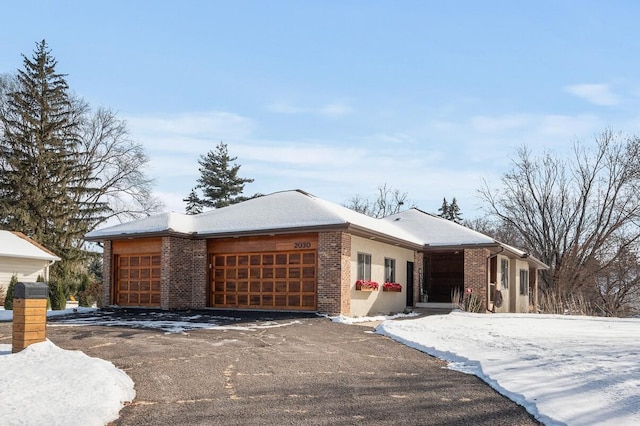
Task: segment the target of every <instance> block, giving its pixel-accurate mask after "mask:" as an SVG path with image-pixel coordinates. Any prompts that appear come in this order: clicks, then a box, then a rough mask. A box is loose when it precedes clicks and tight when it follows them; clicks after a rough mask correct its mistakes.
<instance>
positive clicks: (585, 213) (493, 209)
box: [479, 131, 640, 297]
mask: <svg viewBox="0 0 640 426" xmlns="http://www.w3.org/2000/svg"><path fill="white" fill-rule="evenodd" d="M638 154H640V139H638V138H637V137H623V136H621V135H614V134H613V133H612V132H611V131H605V132H603V133H602V134H600V135H599V136H597V137H596V138H595V144H594V146H593V147H589V146H587V145H584V144H580V143H576V144H575V145H574V150H573V158H571V159H570V160H568V161H564V160H562V159H560V158H558V157H556V156H554V155H553V154H552V153H549V152H547V153H545V154H543V155H542V156H540V157H534V156H533V155H532V153H531V152H530V151H529V150H528V149H526V148H521V149H519V151H518V155H517V157H516V159H515V160H514V162H513V163H514V165H513V169H512V170H511V171H509V172H508V173H506V174H505V175H504V176H503V178H502V184H503V187H502V188H501V189H499V190H494V189H491V188H489V185H488V184H487V183H486V182H485V185H484V187H483V188H481V189H480V190H479V192H480V196H481V198H482V199H483V200H484V202H485V210H486V211H487V213H488V214H489V215H490V217H491V218H493V219H495V220H497V221H498V222H501V223H503V224H505V225H506V226H508V227H509V228H510V229H513V230H516V231H517V235H518V239H519V240H521V241H522V242H523V243H524V244H525V245H526V246H527V247H528V248H530V249H531V250H532V251H533V254H534V255H535V256H536V257H538V258H540V259H541V260H542V261H543V262H545V263H547V264H548V265H549V266H550V267H551V269H550V270H549V271H548V272H547V273H546V274H543V277H542V279H543V280H542V281H543V282H542V284H543V289H547V290H551V291H555V292H558V293H559V294H568V293H571V292H576V291H578V292H582V293H583V294H585V295H586V296H587V297H596V295H599V296H598V297H602V296H603V294H604V289H603V288H602V287H601V284H602V283H603V278H602V277H603V276H605V277H612V274H613V273H614V272H613V270H614V269H615V265H617V264H618V262H619V261H620V260H621V258H622V256H623V255H627V254H628V253H635V250H636V248H637V246H638V244H639V238H640V229H639V227H638V219H639V214H640V192H639V191H638V189H640V188H639V186H640V167H639V163H638V161H637V158H638ZM506 242H509V241H506ZM605 281H606V280H605Z"/></svg>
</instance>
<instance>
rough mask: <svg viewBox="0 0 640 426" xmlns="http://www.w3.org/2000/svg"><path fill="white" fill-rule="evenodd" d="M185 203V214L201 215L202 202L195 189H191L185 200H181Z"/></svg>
mask: <svg viewBox="0 0 640 426" xmlns="http://www.w3.org/2000/svg"><path fill="white" fill-rule="evenodd" d="M182 201H184V202H185V203H187V207H186V208H185V212H186V213H187V214H198V213H202V201H201V200H200V198H199V197H198V193H197V192H196V189H195V188H193V189H192V190H191V192H190V193H189V195H188V196H187V198H185V199H183V200H182Z"/></svg>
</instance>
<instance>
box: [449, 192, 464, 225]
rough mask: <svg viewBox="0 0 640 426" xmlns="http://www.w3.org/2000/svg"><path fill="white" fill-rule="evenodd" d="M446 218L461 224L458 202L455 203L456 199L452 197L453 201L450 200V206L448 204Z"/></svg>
mask: <svg viewBox="0 0 640 426" xmlns="http://www.w3.org/2000/svg"><path fill="white" fill-rule="evenodd" d="M447 216H448V217H447V219H449V220H451V221H453V222H455V223H458V224H461V223H462V213H460V207H458V201H456V197H453V200H451V204H449V211H448V215H447Z"/></svg>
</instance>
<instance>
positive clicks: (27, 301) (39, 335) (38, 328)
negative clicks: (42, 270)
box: [12, 283, 49, 353]
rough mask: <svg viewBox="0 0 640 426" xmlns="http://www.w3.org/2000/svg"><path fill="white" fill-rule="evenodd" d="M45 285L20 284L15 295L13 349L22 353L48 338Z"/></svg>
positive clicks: (46, 292) (47, 293)
mask: <svg viewBox="0 0 640 426" xmlns="http://www.w3.org/2000/svg"><path fill="white" fill-rule="evenodd" d="M48 295H49V288H48V287H47V285H46V284H44V283H18V284H16V287H15V290H14V293H13V349H12V352H13V353H16V352H20V351H21V350H23V349H24V348H26V347H27V346H29V345H30V344H32V343H38V342H44V341H45V340H46V338H47V296H48Z"/></svg>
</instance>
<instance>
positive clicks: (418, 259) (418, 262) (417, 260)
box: [412, 251, 425, 306]
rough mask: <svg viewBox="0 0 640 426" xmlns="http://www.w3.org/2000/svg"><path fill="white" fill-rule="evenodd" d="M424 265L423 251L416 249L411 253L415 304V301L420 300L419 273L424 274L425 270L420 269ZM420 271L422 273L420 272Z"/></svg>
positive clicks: (414, 302)
mask: <svg viewBox="0 0 640 426" xmlns="http://www.w3.org/2000/svg"><path fill="white" fill-rule="evenodd" d="M423 265H424V253H422V252H419V251H416V252H414V254H413V304H412V306H415V304H416V302H419V301H420V285H421V284H422V283H421V282H420V275H423V276H424V273H425V271H422V266H423ZM420 271H422V274H420Z"/></svg>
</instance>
